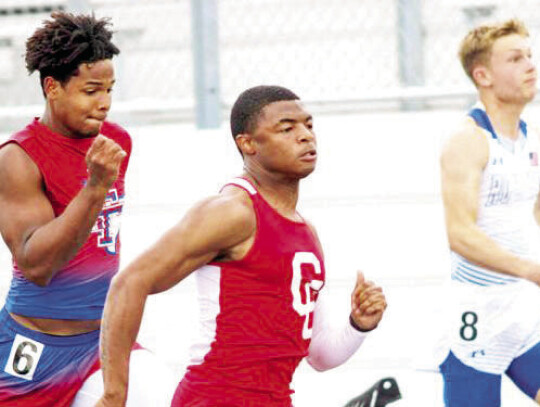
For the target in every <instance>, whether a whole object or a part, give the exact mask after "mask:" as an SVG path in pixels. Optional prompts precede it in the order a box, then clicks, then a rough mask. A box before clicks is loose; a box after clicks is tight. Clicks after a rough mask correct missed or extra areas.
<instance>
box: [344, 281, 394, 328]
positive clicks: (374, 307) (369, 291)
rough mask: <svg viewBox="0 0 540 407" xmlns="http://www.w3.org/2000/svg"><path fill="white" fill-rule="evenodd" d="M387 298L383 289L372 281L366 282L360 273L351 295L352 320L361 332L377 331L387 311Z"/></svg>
mask: <svg viewBox="0 0 540 407" xmlns="http://www.w3.org/2000/svg"><path fill="white" fill-rule="evenodd" d="M386 306H387V304H386V298H385V296H384V294H383V292H382V288H381V287H379V286H377V285H375V284H374V283H372V282H371V281H365V279H364V275H363V274H362V273H361V272H358V275H357V277H356V285H355V287H354V290H353V292H352V295H351V320H352V322H353V323H354V325H356V326H357V327H358V328H359V329H360V330H362V331H371V330H372V329H375V328H376V327H377V325H378V324H379V322H380V321H381V319H382V316H383V314H384V311H385V310H386Z"/></svg>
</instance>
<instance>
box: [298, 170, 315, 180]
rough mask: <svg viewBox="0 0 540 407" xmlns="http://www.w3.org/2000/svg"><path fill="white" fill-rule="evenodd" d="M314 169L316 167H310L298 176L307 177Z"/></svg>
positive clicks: (300, 177)
mask: <svg viewBox="0 0 540 407" xmlns="http://www.w3.org/2000/svg"><path fill="white" fill-rule="evenodd" d="M313 171H315V167H313V168H310V169H309V170H307V171H302V172H301V173H300V174H298V178H299V179H302V178H306V177H307V176H308V175H310V174H311V173H312V172H313Z"/></svg>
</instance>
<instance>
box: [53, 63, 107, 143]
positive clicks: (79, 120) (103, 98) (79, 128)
mask: <svg viewBox="0 0 540 407" xmlns="http://www.w3.org/2000/svg"><path fill="white" fill-rule="evenodd" d="M114 82H115V79H114V67H113V64H112V61H111V60H110V59H106V60H102V61H97V62H94V63H89V64H81V65H80V66H79V73H78V74H77V75H75V76H72V77H71V78H70V79H69V80H68V81H67V82H66V83H64V84H61V83H60V82H58V81H56V80H54V79H52V78H48V82H46V83H45V88H46V93H47V98H48V100H49V104H50V107H51V120H52V123H51V127H52V128H53V130H55V131H57V132H59V133H61V134H64V135H66V136H68V137H77V138H78V137H89V136H95V135H97V134H99V131H100V129H101V125H102V124H103V121H104V120H105V118H106V117H107V113H108V111H109V109H110V107H111V92H112V88H113V85H114Z"/></svg>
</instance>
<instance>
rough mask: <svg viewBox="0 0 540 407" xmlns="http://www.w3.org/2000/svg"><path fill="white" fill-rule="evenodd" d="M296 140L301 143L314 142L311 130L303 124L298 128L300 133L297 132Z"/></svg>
mask: <svg viewBox="0 0 540 407" xmlns="http://www.w3.org/2000/svg"><path fill="white" fill-rule="evenodd" d="M298 138H299V141H302V142H305V141H313V140H315V133H314V132H313V128H311V127H309V126H308V125H305V124H304V125H302V126H300V132H299V137H298Z"/></svg>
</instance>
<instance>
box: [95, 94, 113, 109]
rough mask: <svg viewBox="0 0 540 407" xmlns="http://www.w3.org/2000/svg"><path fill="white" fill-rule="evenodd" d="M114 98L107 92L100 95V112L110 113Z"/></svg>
mask: <svg viewBox="0 0 540 407" xmlns="http://www.w3.org/2000/svg"><path fill="white" fill-rule="evenodd" d="M111 102H112V96H111V94H110V93H109V92H107V91H105V92H102V93H100V95H99V98H98V109H99V110H100V111H105V112H108V111H109V109H110V108H111Z"/></svg>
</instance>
